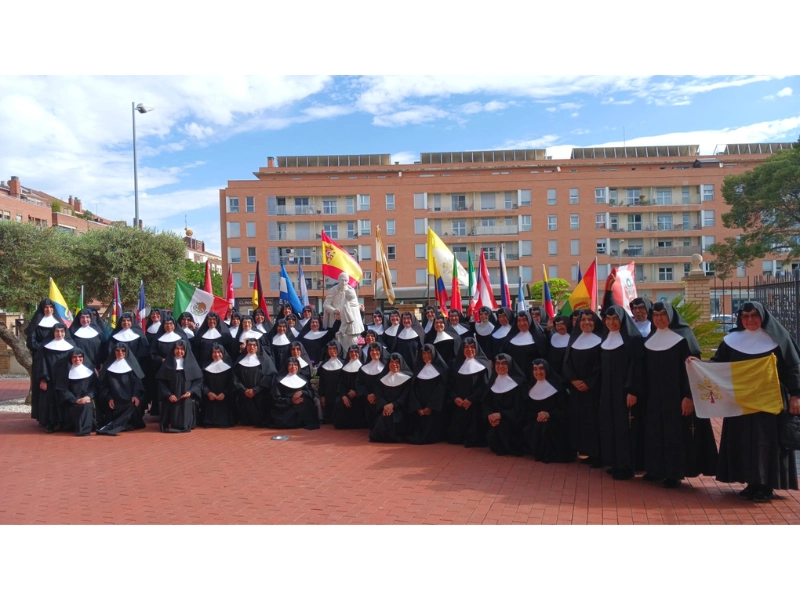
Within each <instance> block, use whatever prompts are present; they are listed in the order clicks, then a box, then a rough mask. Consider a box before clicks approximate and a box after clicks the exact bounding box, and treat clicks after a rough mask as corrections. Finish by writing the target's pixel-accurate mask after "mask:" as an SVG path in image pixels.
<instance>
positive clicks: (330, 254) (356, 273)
mask: <svg viewBox="0 0 800 600" xmlns="http://www.w3.org/2000/svg"><path fill="white" fill-rule="evenodd" d="M342 273H347V274H348V275H349V276H350V286H351V287H356V286H357V285H358V283H359V282H360V281H361V278H362V277H364V271H363V270H362V269H361V265H359V264H358V262H356V260H355V259H354V258H353V257H352V256H350V253H349V252H348V251H347V250H345V249H344V248H342V247H341V246H340V245H339V244H337V243H336V242H334V241H333V240H332V239H331V238H329V237H328V236H327V235H325V232H324V231H323V232H322V275H323V276H324V277H330V278H331V279H339V275H341V274H342Z"/></svg>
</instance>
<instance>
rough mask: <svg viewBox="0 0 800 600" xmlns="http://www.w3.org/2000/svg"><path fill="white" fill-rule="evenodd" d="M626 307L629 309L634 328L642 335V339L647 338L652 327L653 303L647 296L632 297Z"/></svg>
mask: <svg viewBox="0 0 800 600" xmlns="http://www.w3.org/2000/svg"><path fill="white" fill-rule="evenodd" d="M628 307H629V308H630V309H631V314H632V315H633V320H634V322H635V323H636V328H637V329H638V330H639V333H640V334H641V335H642V339H647V336H648V335H650V332H651V331H652V328H653V303H652V302H651V301H650V299H649V298H642V297H641V296H640V297H638V298H634V299H633V300H631V302H630V304H629V305H628Z"/></svg>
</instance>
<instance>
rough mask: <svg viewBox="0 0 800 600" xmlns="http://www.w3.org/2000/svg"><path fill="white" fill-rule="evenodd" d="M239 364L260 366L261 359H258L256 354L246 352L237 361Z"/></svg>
mask: <svg viewBox="0 0 800 600" xmlns="http://www.w3.org/2000/svg"><path fill="white" fill-rule="evenodd" d="M239 364H240V365H242V366H243V367H260V366H261V361H260V360H258V355H257V354H248V355H247V356H245V357H244V358H243V359H242V360H240V361H239Z"/></svg>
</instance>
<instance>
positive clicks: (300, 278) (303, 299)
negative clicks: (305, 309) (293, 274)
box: [297, 265, 308, 312]
mask: <svg viewBox="0 0 800 600" xmlns="http://www.w3.org/2000/svg"><path fill="white" fill-rule="evenodd" d="M297 292H298V294H299V295H300V303H301V304H302V305H303V306H308V286H307V285H306V278H305V276H304V275H303V267H301V266H299V265H298V267H297ZM301 312H302V311H301Z"/></svg>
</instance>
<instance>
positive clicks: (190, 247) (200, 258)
mask: <svg viewBox="0 0 800 600" xmlns="http://www.w3.org/2000/svg"><path fill="white" fill-rule="evenodd" d="M183 243H184V244H185V245H186V259H187V260H191V261H193V262H196V263H209V264H210V265H211V270H212V271H214V272H215V273H219V274H222V258H221V257H220V256H219V255H218V254H214V253H213V252H209V251H208V250H206V244H205V242H203V241H202V240H198V239H195V238H193V237H191V236H190V235H185V236H184V237H183Z"/></svg>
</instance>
